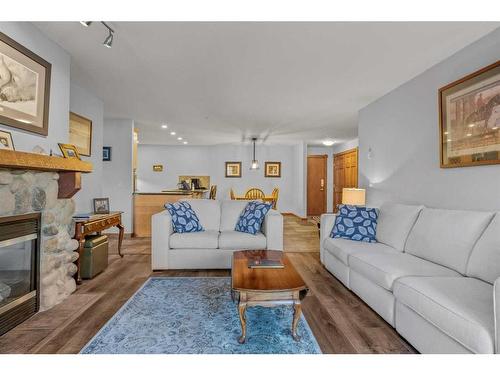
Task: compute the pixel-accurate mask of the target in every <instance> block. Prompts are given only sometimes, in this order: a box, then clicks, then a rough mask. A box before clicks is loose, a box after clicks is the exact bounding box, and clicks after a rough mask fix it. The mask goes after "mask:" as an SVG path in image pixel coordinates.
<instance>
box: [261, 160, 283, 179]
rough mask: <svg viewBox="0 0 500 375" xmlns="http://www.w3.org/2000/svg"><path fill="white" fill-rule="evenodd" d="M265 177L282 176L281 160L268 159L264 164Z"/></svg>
mask: <svg viewBox="0 0 500 375" xmlns="http://www.w3.org/2000/svg"><path fill="white" fill-rule="evenodd" d="M264 176H265V177H281V162H280V161H266V162H265V164H264Z"/></svg>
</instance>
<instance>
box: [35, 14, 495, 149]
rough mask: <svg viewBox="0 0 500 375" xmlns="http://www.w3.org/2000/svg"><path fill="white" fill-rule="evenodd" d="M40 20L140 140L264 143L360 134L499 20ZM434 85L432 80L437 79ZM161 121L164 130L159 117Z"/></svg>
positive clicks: (75, 76) (75, 70)
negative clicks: (386, 100) (389, 96)
mask: <svg viewBox="0 0 500 375" xmlns="http://www.w3.org/2000/svg"><path fill="white" fill-rule="evenodd" d="M110 24H111V25H112V27H113V28H114V29H115V31H116V33H115V38H114V43H113V48H111V49H107V48H104V47H103V46H102V42H103V40H104V38H105V36H106V35H107V33H106V29H105V28H104V27H103V26H102V25H101V24H99V23H96V22H94V23H93V24H92V25H91V26H90V27H89V28H85V27H83V26H81V25H80V24H79V23H78V22H47V23H43V22H37V23H36V26H37V27H39V28H40V29H41V30H42V31H43V32H44V33H45V34H47V35H48V36H49V37H50V38H51V39H53V40H55V41H56V42H57V43H59V44H60V45H61V46H62V47H63V48H65V49H66V50H67V51H68V52H69V53H70V54H71V57H72V63H71V75H72V77H71V78H72V80H73V81H74V82H75V83H77V84H78V85H80V86H82V87H84V88H86V89H88V90H90V91H91V92H93V93H95V94H96V95H97V96H99V97H100V98H102V99H103V100H104V103H105V116H106V117H119V118H132V119H134V120H135V121H136V124H137V127H138V128H139V130H140V132H139V137H140V142H141V143H150V144H178V143H179V141H177V139H176V137H177V136H176V137H173V136H170V134H169V132H170V131H171V130H174V131H176V132H177V134H178V135H181V136H182V137H184V138H185V139H187V140H188V141H189V143H190V144H220V143H233V142H241V141H242V140H244V139H246V138H247V137H250V136H254V135H257V136H259V137H260V138H262V139H265V140H266V142H267V143H290V142H296V141H298V140H304V141H306V142H308V143H310V144H317V143H320V142H321V141H322V140H323V139H326V138H331V139H336V140H340V141H342V140H347V139H352V138H354V137H356V135H357V112H358V110H359V109H361V108H362V107H364V106H366V105H367V104H369V103H370V102H372V101H373V100H374V99H376V98H379V97H380V96H382V95H384V94H386V93H387V92H389V91H391V90H392V89H394V88H395V87H397V86H398V85H400V84H402V83H404V82H406V81H408V80H409V79H411V78H413V77H415V76H416V75H418V74H419V73H421V72H423V71H424V70H425V69H427V68H429V67H430V66H432V65H433V64H435V63H437V62H439V61H441V60H443V59H445V58H446V57H448V56H450V55H451V54H453V53H454V52H456V51H458V50H460V49H461V48H463V47H464V46H466V45H468V44H470V43H472V42H473V41H475V40H477V39H479V38H480V37H481V36H483V35H485V34H487V33H489V32H490V31H492V30H493V29H495V28H496V27H498V26H499V25H500V24H499V23H473V22H458V23H457V22H438V23H427V22H420V23H361V22H348V23H345V22H331V23H289V22H286V23H236V22H235V23H233V22H228V23H198V22H191V23H189V22H188V23H186V22H177V23H175V22H115V23H113V22H111V23H110ZM436 90H437V87H436ZM163 123H166V124H168V126H169V129H168V130H163V129H161V127H160V124H163Z"/></svg>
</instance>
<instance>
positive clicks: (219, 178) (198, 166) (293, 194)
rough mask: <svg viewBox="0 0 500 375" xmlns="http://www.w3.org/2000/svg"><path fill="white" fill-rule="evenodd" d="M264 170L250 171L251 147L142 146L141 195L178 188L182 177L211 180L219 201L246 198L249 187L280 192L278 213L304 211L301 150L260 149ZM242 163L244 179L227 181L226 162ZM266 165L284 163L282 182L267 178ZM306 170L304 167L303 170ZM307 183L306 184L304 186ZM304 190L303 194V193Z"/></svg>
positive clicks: (273, 147) (139, 147) (140, 168)
mask: <svg viewBox="0 0 500 375" xmlns="http://www.w3.org/2000/svg"><path fill="white" fill-rule="evenodd" d="M256 152H257V158H258V160H259V162H260V169H259V170H257V171H251V170H250V163H251V159H252V156H251V155H252V148H251V146H240V145H219V146H158V145H142V144H139V146H138V170H137V188H138V190H139V191H141V192H159V191H161V190H164V189H174V188H176V187H177V182H178V176H179V175H206V176H210V178H211V180H210V181H211V184H212V185H217V198H218V199H229V191H230V189H231V188H233V189H234V191H235V192H236V194H243V193H244V192H245V191H246V190H247V189H248V188H249V187H253V186H255V187H259V188H261V189H263V190H264V192H265V193H266V194H271V191H272V190H273V189H274V188H275V187H279V188H280V199H279V202H278V209H279V210H280V211H282V212H294V213H295V212H297V213H302V211H303V198H302V197H301V195H303V190H301V189H298V188H297V184H298V183H297V181H298V177H297V176H298V174H300V175H302V174H303V172H299V171H298V170H297V168H298V166H297V163H296V161H295V159H296V158H299V156H297V155H296V154H297V153H298V152H302V149H300V150H299V149H298V148H297V146H264V145H257V151H256ZM226 161H241V162H242V177H241V178H226V177H225V162H226ZM265 161H281V178H266V177H264V162H265ZM153 164H163V168H164V169H163V172H153ZM300 167H302V166H300ZM301 183H303V182H301ZM299 190H300V191H299Z"/></svg>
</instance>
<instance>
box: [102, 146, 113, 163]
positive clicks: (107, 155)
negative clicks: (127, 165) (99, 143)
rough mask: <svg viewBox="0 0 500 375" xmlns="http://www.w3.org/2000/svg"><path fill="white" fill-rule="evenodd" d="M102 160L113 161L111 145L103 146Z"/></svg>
mask: <svg viewBox="0 0 500 375" xmlns="http://www.w3.org/2000/svg"><path fill="white" fill-rule="evenodd" d="M102 161H111V146H103V148H102Z"/></svg>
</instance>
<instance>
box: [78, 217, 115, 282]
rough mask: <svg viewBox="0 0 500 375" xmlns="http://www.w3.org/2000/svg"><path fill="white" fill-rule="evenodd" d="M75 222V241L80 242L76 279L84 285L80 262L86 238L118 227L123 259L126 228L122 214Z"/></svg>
mask: <svg viewBox="0 0 500 375" xmlns="http://www.w3.org/2000/svg"><path fill="white" fill-rule="evenodd" d="M74 220H75V240H77V241H78V243H79V246H78V259H77V260H76V266H77V268H78V270H77V272H76V274H75V278H76V283H77V284H81V283H82V277H81V273H80V264H81V263H80V262H81V257H82V254H83V247H84V245H85V237H86V236H88V235H90V234H92V233H101V232H102V231H103V230H106V229H109V228H112V227H117V228H118V229H119V231H120V233H119V235H118V254H119V255H120V256H121V257H122V258H123V254H122V252H121V249H122V241H123V233H124V227H123V225H122V212H118V211H117V212H110V213H109V214H102V215H94V216H92V217H91V218H89V219H74Z"/></svg>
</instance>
